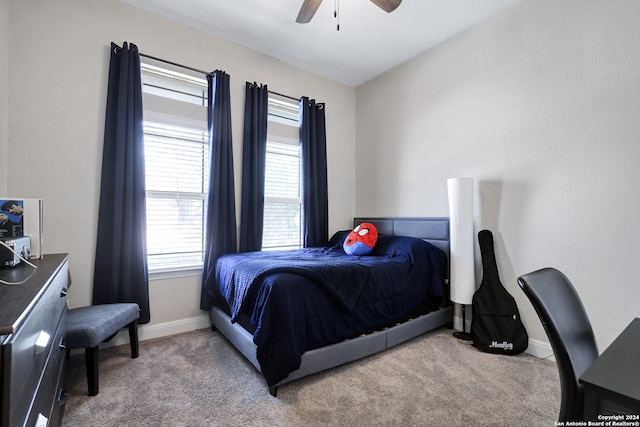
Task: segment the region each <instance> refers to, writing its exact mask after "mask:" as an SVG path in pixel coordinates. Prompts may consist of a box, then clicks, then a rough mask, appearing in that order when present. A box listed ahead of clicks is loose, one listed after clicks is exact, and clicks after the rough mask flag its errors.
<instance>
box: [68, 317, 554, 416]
mask: <svg viewBox="0 0 640 427" xmlns="http://www.w3.org/2000/svg"><path fill="white" fill-rule="evenodd" d="M100 356H101V357H100V393H99V394H98V395H97V396H94V397H88V396H87V395H86V393H87V385H86V378H85V365H84V357H83V355H81V354H78V355H74V356H73V357H71V359H70V360H69V364H68V370H67V391H68V395H67V405H66V410H65V415H64V419H63V425H64V426H83V427H84V426H322V425H331V426H351V427H355V426H553V425H554V422H555V421H556V420H557V414H558V410H559V407H560V405H559V401H560V383H559V379H558V373H557V370H556V365H555V363H554V362H552V361H548V360H540V359H537V358H535V357H532V356H527V355H518V356H500V355H492V354H486V353H481V352H479V351H477V350H476V349H475V348H474V347H472V346H470V345H466V344H461V343H459V342H458V340H457V339H455V338H454V337H453V336H452V331H451V330H449V329H444V328H443V329H439V330H436V331H434V332H431V333H428V334H425V335H423V336H421V337H419V338H416V339H414V340H412V341H409V342H407V343H404V344H402V345H400V346H397V347H395V348H393V349H391V350H388V351H386V352H384V353H379V354H377V355H374V356H370V357H368V358H366V359H363V360H360V361H357V362H353V363H350V364H347V365H343V366H341V367H338V368H335V369H332V370H330V371H327V372H323V373H320V374H316V375H313V376H310V377H307V378H302V379H300V380H298V381H294V382H292V383H289V384H285V385H283V386H281V387H279V389H278V397H277V398H274V397H272V396H271V395H270V394H269V393H268V389H267V387H266V383H265V382H264V380H263V379H262V377H261V376H260V375H259V373H258V372H257V371H256V370H255V369H254V367H253V366H252V365H251V364H249V363H248V362H247V361H246V360H245V359H244V358H243V357H242V356H241V355H240V354H239V353H237V352H236V351H235V349H234V348H233V347H232V346H231V345H230V344H229V343H228V342H227V341H226V340H225V339H224V338H223V337H222V336H221V335H220V334H219V333H218V332H212V331H210V330H208V329H203V330H198V331H194V332H189V333H185V334H179V335H175V336H172V337H167V338H162V339H157V340H150V341H144V342H141V343H140V357H139V358H138V359H131V358H130V353H129V347H128V346H120V347H114V348H108V349H105V350H101V352H100Z"/></svg>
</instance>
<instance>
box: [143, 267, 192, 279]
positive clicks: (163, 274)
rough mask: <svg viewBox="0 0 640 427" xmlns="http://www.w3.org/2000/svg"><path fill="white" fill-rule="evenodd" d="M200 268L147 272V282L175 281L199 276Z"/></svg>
mask: <svg viewBox="0 0 640 427" xmlns="http://www.w3.org/2000/svg"><path fill="white" fill-rule="evenodd" d="M201 275H202V266H193V267H184V268H176V269H166V270H165V269H157V270H153V271H149V280H164V279H175V278H178V277H188V276H201Z"/></svg>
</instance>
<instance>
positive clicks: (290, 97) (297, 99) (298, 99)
mask: <svg viewBox="0 0 640 427" xmlns="http://www.w3.org/2000/svg"><path fill="white" fill-rule="evenodd" d="M268 92H269V93H272V94H274V95H278V96H282V97H283V98H289V99H293V100H294V101H298V102H300V101H302V99H300V98H294V97H293V96H289V95H284V94H282V93H278V92H274V91H272V90H270V91H268Z"/></svg>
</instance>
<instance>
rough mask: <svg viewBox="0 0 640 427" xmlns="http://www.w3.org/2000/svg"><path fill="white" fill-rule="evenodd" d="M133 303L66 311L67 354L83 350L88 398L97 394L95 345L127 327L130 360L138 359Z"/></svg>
mask: <svg viewBox="0 0 640 427" xmlns="http://www.w3.org/2000/svg"><path fill="white" fill-rule="evenodd" d="M139 317H140V309H139V307H138V304H136V303H117V304H100V305H92V306H88V307H80V308H74V309H71V310H69V311H68V312H67V323H66V333H65V341H66V347H67V351H69V350H71V349H74V348H84V349H85V361H86V364H87V384H88V389H89V396H95V395H96V394H98V391H99V386H98V345H100V343H102V342H105V341H108V340H110V339H111V338H113V337H114V336H115V335H116V334H117V333H118V331H119V330H120V329H122V328H124V327H128V329H129V341H130V345H131V357H132V358H136V357H138V318H139Z"/></svg>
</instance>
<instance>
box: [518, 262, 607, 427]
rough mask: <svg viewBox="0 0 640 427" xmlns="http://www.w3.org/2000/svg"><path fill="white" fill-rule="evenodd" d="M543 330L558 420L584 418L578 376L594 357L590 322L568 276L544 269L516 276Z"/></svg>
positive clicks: (594, 351)
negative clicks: (551, 359) (556, 379)
mask: <svg viewBox="0 0 640 427" xmlns="http://www.w3.org/2000/svg"><path fill="white" fill-rule="evenodd" d="M518 284H519V285H520V287H521V288H522V290H523V291H524V293H525V294H526V295H527V297H528V298H529V300H530V301H531V304H532V305H533V308H535V310H536V312H537V313H538V316H539V317H540V320H541V322H542V326H544V329H545V331H546V333H547V336H548V338H549V341H550V343H551V347H552V348H553V353H554V355H555V358H556V364H557V366H558V371H559V373H560V388H561V395H562V397H561V402H560V414H559V417H558V421H561V422H566V421H580V420H583V419H584V392H583V389H582V385H581V384H579V382H578V379H579V378H580V375H582V374H583V373H584V372H585V371H586V370H587V368H588V367H589V366H591V364H592V363H593V361H594V360H596V358H597V357H598V347H597V344H596V340H595V336H594V335H593V329H592V328H591V322H590V321H589V317H588V315H587V312H586V310H585V309H584V306H583V305H582V301H581V300H580V297H579V295H578V293H577V292H576V290H575V288H574V287H573V285H572V284H571V282H570V281H569V279H568V278H567V277H566V276H565V275H564V274H563V273H562V272H560V271H558V270H556V269H553V268H544V269H542V270H538V271H534V272H532V273H529V274H525V275H523V276H520V277H518Z"/></svg>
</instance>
